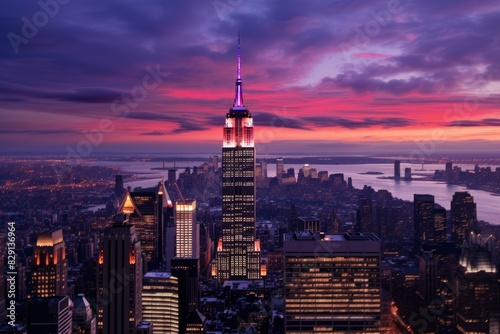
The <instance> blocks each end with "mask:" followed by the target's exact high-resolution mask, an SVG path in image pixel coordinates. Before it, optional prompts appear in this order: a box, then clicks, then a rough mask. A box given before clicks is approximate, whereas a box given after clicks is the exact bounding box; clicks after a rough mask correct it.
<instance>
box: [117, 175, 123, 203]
mask: <svg viewBox="0 0 500 334" xmlns="http://www.w3.org/2000/svg"><path fill="white" fill-rule="evenodd" d="M122 195H123V175H115V197H116V198H121V197H122Z"/></svg>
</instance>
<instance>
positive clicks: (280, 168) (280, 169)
mask: <svg viewBox="0 0 500 334" xmlns="http://www.w3.org/2000/svg"><path fill="white" fill-rule="evenodd" d="M283 173H285V164H284V162H283V158H282V157H279V158H278V159H276V179H277V180H278V184H281V180H282V178H283Z"/></svg>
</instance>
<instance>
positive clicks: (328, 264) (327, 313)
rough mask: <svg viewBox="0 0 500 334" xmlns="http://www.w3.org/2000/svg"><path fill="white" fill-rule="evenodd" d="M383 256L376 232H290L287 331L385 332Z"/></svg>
mask: <svg viewBox="0 0 500 334" xmlns="http://www.w3.org/2000/svg"><path fill="white" fill-rule="evenodd" d="M380 255H381V243H380V239H379V238H378V237H376V236H375V235H374V234H372V233H367V234H363V233H345V234H322V233H321V234H314V233H310V232H302V233H299V232H297V233H293V234H286V235H285V241H284V285H285V330H286V333H287V334H291V333H381V329H380V326H381V325H380V318H381V286H380V284H381V280H380Z"/></svg>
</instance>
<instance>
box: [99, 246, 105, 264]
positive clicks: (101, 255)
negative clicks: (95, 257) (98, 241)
mask: <svg viewBox="0 0 500 334" xmlns="http://www.w3.org/2000/svg"><path fill="white" fill-rule="evenodd" d="M103 263H104V250H103V249H99V264H103Z"/></svg>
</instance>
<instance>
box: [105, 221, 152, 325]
mask: <svg viewBox="0 0 500 334" xmlns="http://www.w3.org/2000/svg"><path fill="white" fill-rule="evenodd" d="M141 290H142V256H141V246H140V242H139V239H138V236H137V233H136V232H135V226H134V225H131V224H130V223H129V221H128V219H126V218H125V215H123V214H117V215H116V217H115V222H114V224H113V225H112V226H110V227H108V228H107V229H106V230H105V231H104V238H103V241H102V242H101V246H100V249H99V258H98V280H97V298H98V300H97V302H98V313H97V329H98V332H99V333H103V334H115V333H123V334H133V333H134V331H135V329H136V327H137V326H138V325H139V323H140V322H141V319H142V312H141V304H142V303H141Z"/></svg>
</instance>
